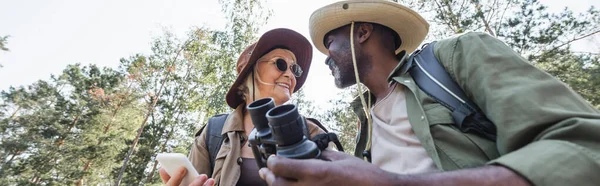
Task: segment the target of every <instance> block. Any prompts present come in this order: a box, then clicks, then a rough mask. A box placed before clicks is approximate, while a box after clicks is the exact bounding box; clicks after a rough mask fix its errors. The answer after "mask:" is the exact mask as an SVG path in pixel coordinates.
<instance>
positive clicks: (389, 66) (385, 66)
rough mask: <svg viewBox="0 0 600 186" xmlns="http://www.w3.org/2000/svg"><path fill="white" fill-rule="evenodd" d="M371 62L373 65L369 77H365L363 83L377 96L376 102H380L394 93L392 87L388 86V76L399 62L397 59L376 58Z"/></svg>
mask: <svg viewBox="0 0 600 186" xmlns="http://www.w3.org/2000/svg"><path fill="white" fill-rule="evenodd" d="M380 56H382V55H380ZM371 62H372V63H373V66H372V67H371V68H372V69H371V70H370V72H369V75H368V76H367V77H364V79H363V83H364V84H365V86H367V87H368V88H369V90H370V91H371V93H372V94H373V95H375V97H376V101H379V100H381V99H383V98H384V97H385V96H387V95H388V93H389V92H390V91H392V87H391V86H389V84H388V76H389V75H390V73H392V71H393V70H394V68H396V66H397V65H398V63H399V62H398V60H396V58H395V57H387V58H384V57H374V58H373V61H371Z"/></svg>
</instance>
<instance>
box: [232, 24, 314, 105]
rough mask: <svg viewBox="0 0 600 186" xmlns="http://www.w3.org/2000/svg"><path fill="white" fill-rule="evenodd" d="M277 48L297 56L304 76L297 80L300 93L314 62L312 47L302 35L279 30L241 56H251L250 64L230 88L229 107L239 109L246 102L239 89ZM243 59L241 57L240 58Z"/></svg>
mask: <svg viewBox="0 0 600 186" xmlns="http://www.w3.org/2000/svg"><path fill="white" fill-rule="evenodd" d="M275 48H286V49H288V50H290V51H292V53H294V55H295V56H296V60H297V61H296V63H297V64H298V65H300V67H301V68H302V71H303V73H302V76H300V77H297V78H296V87H294V92H296V91H298V90H299V89H300V88H301V87H302V85H304V82H305V81H306V77H307V76H308V72H309V70H310V63H311V60H312V45H311V44H310V42H309V41H308V39H306V38H305V37H304V36H302V34H300V33H298V32H296V31H293V30H290V29H286V28H277V29H273V30H270V31H268V32H266V33H264V34H263V35H262V36H261V37H260V39H258V42H256V43H255V47H254V49H253V50H252V51H250V52H249V53H242V54H241V55H251V56H250V58H249V60H248V63H247V64H246V65H245V66H244V68H243V69H242V70H241V71H240V72H239V73H238V76H237V78H236V79H235V81H234V82H233V84H232V85H231V87H230V88H229V91H228V92H227V96H226V101H227V105H229V106H230V107H231V108H234V109H235V108H237V106H238V105H239V104H241V103H243V102H244V100H243V99H242V96H243V95H238V91H239V90H238V87H239V86H240V85H241V84H242V83H244V80H245V79H246V77H247V76H248V75H249V74H250V73H249V72H250V70H251V69H252V67H253V66H254V64H256V60H258V59H259V58H260V57H262V56H263V55H265V54H267V53H268V52H269V51H271V50H273V49H275ZM240 58H241V56H240Z"/></svg>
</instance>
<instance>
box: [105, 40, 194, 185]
mask: <svg viewBox="0 0 600 186" xmlns="http://www.w3.org/2000/svg"><path fill="white" fill-rule="evenodd" d="M188 43H189V40H188V41H185V42H184V43H183V45H182V46H181V48H179V50H178V51H177V53H176V55H175V57H174V58H173V60H172V61H170V62H169V63H167V64H173V63H174V62H175V61H176V60H177V58H178V57H179V54H180V53H181V51H183V49H185V47H186V46H187V45H188ZM165 72H166V73H167V75H166V76H165V78H164V79H163V82H162V83H161V85H160V88H158V93H157V94H156V95H155V97H154V100H152V105H151V106H150V107H149V108H148V113H147V114H146V117H145V118H144V121H142V124H141V125H140V129H138V133H137V135H136V136H135V139H134V140H133V144H131V148H130V149H129V152H127V155H126V156H125V159H123V165H122V166H121V170H120V171H119V176H118V177H117V180H115V186H119V184H120V183H121V179H122V178H123V173H124V172H125V169H126V168H127V162H129V158H130V157H131V154H132V153H133V150H134V149H135V146H136V145H137V143H138V141H139V139H140V136H141V135H142V132H143V131H144V125H146V122H147V121H148V118H149V117H150V115H152V113H154V107H155V106H156V102H158V99H159V98H160V96H161V94H162V90H163V87H164V86H165V83H167V80H168V79H169V76H170V75H171V73H170V72H169V71H168V70H167V69H166V68H165Z"/></svg>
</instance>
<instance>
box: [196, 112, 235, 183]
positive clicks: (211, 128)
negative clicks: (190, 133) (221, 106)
mask: <svg viewBox="0 0 600 186" xmlns="http://www.w3.org/2000/svg"><path fill="white" fill-rule="evenodd" d="M228 115H229V114H219V115H216V116H213V117H211V118H210V119H208V123H207V124H206V125H204V126H203V127H202V129H200V131H198V132H197V133H196V135H195V136H198V135H200V133H201V132H202V131H203V130H204V128H206V139H204V143H205V144H206V148H207V149H206V150H208V156H209V161H210V172H209V174H208V177H209V178H210V177H212V173H213V171H214V168H215V160H216V159H217V154H218V153H219V150H220V149H221V144H223V140H224V139H225V135H221V132H222V131H223V126H225V120H226V119H227V116H228Z"/></svg>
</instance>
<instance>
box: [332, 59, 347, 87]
mask: <svg viewBox="0 0 600 186" xmlns="http://www.w3.org/2000/svg"><path fill="white" fill-rule="evenodd" d="M330 65H331V68H332V69H333V72H332V75H333V79H334V82H335V86H336V87H337V88H344V85H343V84H342V79H341V78H342V73H341V71H340V67H338V66H337V65H336V64H335V62H333V63H331V64H330Z"/></svg>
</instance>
